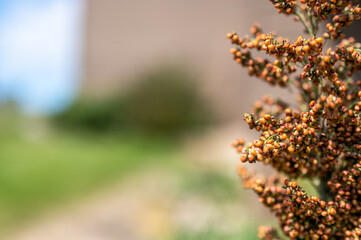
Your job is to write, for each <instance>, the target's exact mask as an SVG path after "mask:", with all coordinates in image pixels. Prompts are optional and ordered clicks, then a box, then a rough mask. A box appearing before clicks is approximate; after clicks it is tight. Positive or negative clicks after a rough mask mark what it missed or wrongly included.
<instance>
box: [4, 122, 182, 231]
mask: <svg viewBox="0 0 361 240" xmlns="http://www.w3.org/2000/svg"><path fill="white" fill-rule="evenodd" d="M2 126H4V125H2ZM1 132H2V135H1V136H0V231H1V229H3V228H4V227H7V226H8V225H9V226H10V225H12V224H13V223H14V222H16V221H19V220H20V219H25V220H26V219H31V218H32V217H33V216H36V215H34V214H36V213H37V212H38V210H40V209H42V208H44V207H47V206H51V205H52V204H56V203H58V202H63V201H66V200H68V199H71V198H74V197H77V196H81V195H82V194H84V193H86V192H89V191H91V190H93V189H96V188H99V187H101V186H102V185H104V184H106V183H107V182H110V181H111V180H112V179H119V178H120V177H122V176H123V175H125V174H127V173H130V172H132V171H133V170H136V169H137V168H141V167H143V166H145V165H147V164H149V163H151V162H152V163H153V162H158V161H163V160H167V159H169V158H171V156H172V155H173V154H174V152H175V151H174V149H175V148H174V145H173V144H172V143H169V142H166V141H165V140H164V139H163V140H161V139H155V138H150V137H149V136H148V137H144V136H139V135H138V136H134V135H133V136H129V134H126V135H124V136H113V135H106V136H101V135H85V134H74V133H72V134H71V133H60V132H55V133H54V132H53V133H51V134H47V135H46V136H45V137H41V138H39V139H36V140H29V138H28V137H22V136H21V135H20V134H17V133H14V132H16V131H13V130H11V127H10V128H9V129H2V131H1Z"/></svg>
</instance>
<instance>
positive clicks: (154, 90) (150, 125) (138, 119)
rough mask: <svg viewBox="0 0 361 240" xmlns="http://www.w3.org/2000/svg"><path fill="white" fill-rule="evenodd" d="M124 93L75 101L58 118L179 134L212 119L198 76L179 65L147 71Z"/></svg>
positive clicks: (73, 123)
mask: <svg viewBox="0 0 361 240" xmlns="http://www.w3.org/2000/svg"><path fill="white" fill-rule="evenodd" d="M135 82H136V83H135V84H133V85H132V86H131V87H130V88H129V89H128V90H127V91H125V92H124V93H123V94H116V95H115V96H113V97H110V98H107V99H98V100H87V99H79V100H77V101H75V102H74V103H73V104H72V106H70V107H69V108H68V109H67V110H66V111H64V112H62V113H60V114H57V115H56V116H55V117H54V119H55V122H56V123H57V124H58V125H60V126H62V127H66V128H72V129H79V130H87V131H92V132H103V131H109V130H112V131H113V130H117V131H119V130H123V131H124V130H127V131H128V130H133V131H145V132H150V133H158V134H178V133H180V132H183V131H187V130H191V129H195V128H198V127H202V126H205V125H207V124H208V123H210V122H211V119H212V116H211V115H212V114H211V111H210V110H209V109H207V108H206V107H205V104H204V102H205V101H204V99H203V98H202V97H201V95H200V93H199V91H198V86H197V84H196V81H195V79H193V78H191V75H190V74H189V73H186V72H185V71H182V70H179V69H176V68H162V69H158V70H155V71H153V72H149V73H145V74H143V75H142V76H141V77H140V79H137V81H135Z"/></svg>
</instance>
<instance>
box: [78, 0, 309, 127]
mask: <svg viewBox="0 0 361 240" xmlns="http://www.w3.org/2000/svg"><path fill="white" fill-rule="evenodd" d="M256 21H257V22H259V23H260V24H261V26H262V28H263V29H264V31H265V32H270V31H272V30H276V31H277V32H278V33H279V34H280V35H283V36H285V37H288V38H290V39H296V38H297V36H299V35H301V34H302V29H303V28H302V25H301V24H300V23H294V22H293V21H292V19H291V17H287V16H285V15H279V14H278V13H277V11H276V10H275V9H274V8H273V6H272V4H271V3H270V2H269V1H268V0H257V1H254V0H222V1H219V0H152V1H149V0H88V4H87V21H86V22H87V24H86V36H85V52H84V76H83V93H84V94H87V95H93V96H94V95H102V94H104V93H105V94H108V93H111V92H112V91H114V89H120V90H122V89H126V87H127V86H128V85H129V84H131V82H132V80H133V79H135V76H137V75H138V74H140V73H142V72H144V71H147V70H149V69H152V68H155V67H159V66H160V65H162V64H163V63H172V64H177V63H179V64H181V65H182V66H187V67H189V68H191V69H190V70H191V71H193V72H195V73H196V74H197V76H199V81H200V86H201V90H202V92H203V93H204V94H205V95H206V96H207V97H208V98H209V99H210V100H209V104H210V105H212V106H214V109H215V110H216V111H217V113H218V114H219V115H220V116H222V118H223V119H227V120H231V119H235V118H240V117H241V114H242V113H243V112H246V111H249V108H250V105H251V104H252V103H253V102H254V101H255V100H258V99H260V98H261V97H262V96H263V95H264V94H274V95H278V96H279V95H284V94H287V91H286V90H283V89H282V90H281V89H279V88H277V87H269V86H268V85H267V84H266V83H263V82H261V81H260V80H259V79H256V78H249V77H248V75H247V70H246V69H243V68H241V67H240V66H239V65H237V64H236V63H235V62H234V61H233V60H232V56H231V54H230V53H229V48H230V47H231V44H230V42H229V40H228V39H226V37H225V35H226V33H227V32H230V31H233V30H236V31H237V32H238V33H239V34H240V35H241V36H243V35H245V34H248V33H249V28H250V26H251V25H252V23H253V22H256Z"/></svg>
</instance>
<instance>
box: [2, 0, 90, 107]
mask: <svg viewBox="0 0 361 240" xmlns="http://www.w3.org/2000/svg"><path fill="white" fill-rule="evenodd" d="M83 12H84V0H25V1H24V0H0V100H2V101H3V100H8V99H11V100H15V101H16V102H18V103H19V105H20V106H21V108H22V109H23V110H24V111H25V112H27V113H31V114H48V113H52V112H54V111H58V110H61V109H63V108H64V107H65V106H66V105H67V104H69V102H71V100H72V99H73V98H74V97H75V95H76V93H77V91H78V88H79V78H80V74H81V73H80V70H79V69H80V66H81V63H80V60H81V40H82V39H81V37H82V33H83V32H82V31H83V29H82V25H83Z"/></svg>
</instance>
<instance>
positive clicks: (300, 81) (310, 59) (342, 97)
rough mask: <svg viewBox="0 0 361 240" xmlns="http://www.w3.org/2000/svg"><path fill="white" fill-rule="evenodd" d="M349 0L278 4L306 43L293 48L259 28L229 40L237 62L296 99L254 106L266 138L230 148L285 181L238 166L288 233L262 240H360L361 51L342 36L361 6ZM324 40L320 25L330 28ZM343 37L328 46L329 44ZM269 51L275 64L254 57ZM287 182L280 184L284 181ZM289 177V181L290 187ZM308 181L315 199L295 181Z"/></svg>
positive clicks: (262, 231)
mask: <svg viewBox="0 0 361 240" xmlns="http://www.w3.org/2000/svg"><path fill="white" fill-rule="evenodd" d="M356 2H357V1H351V0H300V1H297V0H271V3H272V4H273V5H274V7H275V8H276V9H278V12H279V13H282V14H286V15H293V16H294V20H296V21H299V22H301V23H302V24H303V26H304V27H305V34H307V35H308V36H307V37H303V36H300V37H298V39H297V40H296V41H295V42H291V41H289V40H288V39H286V38H283V37H280V36H277V35H274V34H266V33H264V32H263V31H262V30H261V28H260V26H259V25H257V24H255V25H254V26H253V27H252V28H251V37H245V38H240V37H239V36H238V34H237V33H235V32H233V33H229V34H227V37H228V38H229V39H230V40H231V42H232V44H234V45H235V47H234V48H232V49H231V50H230V52H231V53H232V55H233V57H234V60H235V61H236V62H237V63H239V64H240V65H242V66H244V67H247V68H248V71H249V74H250V75H251V76H256V77H258V78H260V79H262V80H264V81H266V82H268V83H270V84H271V85H279V86H280V87H286V88H291V89H294V90H296V91H297V92H298V93H299V96H300V97H299V105H298V106H297V107H293V108H291V107H290V106H289V104H287V102H284V101H281V100H278V99H277V98H270V97H267V98H264V99H263V102H257V103H256V104H255V106H254V109H253V113H252V114H245V115H244V120H245V121H246V123H247V124H248V125H249V127H250V128H251V129H255V130H256V131H259V132H260V138H259V139H257V140H254V141H253V142H250V143H248V144H245V143H244V141H243V140H242V139H240V140H237V141H235V142H234V143H233V146H234V147H235V148H236V149H237V151H238V152H239V153H240V160H241V162H243V163H245V162H249V163H255V162H263V163H264V164H267V165H271V166H272V167H273V168H274V169H276V170H277V172H278V174H277V176H274V177H269V178H268V179H265V180H262V179H258V178H257V177H255V176H254V175H253V174H250V173H249V172H248V171H247V170H246V169H245V168H244V167H242V166H240V168H239V174H240V176H241V177H242V178H243V182H244V185H245V186H246V187H250V188H252V189H253V190H254V191H255V192H256V193H257V194H258V196H259V199H260V201H261V202H262V203H263V204H264V205H265V206H266V207H268V208H269V209H270V210H271V212H272V213H273V214H274V215H275V216H276V217H277V218H278V220H279V225H280V229H281V232H282V234H277V232H279V231H276V229H275V228H271V227H260V228H259V238H260V239H265V240H275V239H285V238H287V239H346V240H351V239H360V238H361V91H360V90H361V81H357V79H354V78H352V76H353V75H354V74H355V73H356V72H357V71H358V70H360V69H361V44H360V43H357V42H355V39H354V38H352V37H351V38H347V39H346V38H345V35H344V34H343V33H342V30H343V29H344V28H346V27H347V26H348V25H350V24H351V23H352V22H353V21H354V20H358V19H360V16H361V8H360V7H358V6H357V5H355V3H356ZM326 20H327V24H324V25H323V26H326V28H325V30H326V32H324V33H321V35H320V33H319V31H320V29H321V27H320V28H319V23H321V22H323V21H326ZM330 40H340V41H339V43H337V42H335V43H334V44H331V45H332V46H334V47H333V48H329V49H325V48H324V45H325V42H326V41H330ZM251 50H257V51H263V52H265V53H266V54H268V55H270V56H271V57H273V59H274V60H269V59H264V58H255V57H253V55H252V53H251ZM282 176H283V177H282ZM283 179H285V180H283ZM297 179H302V182H305V181H310V183H312V185H313V186H314V188H315V190H316V191H317V193H318V194H317V196H310V195H309V194H308V193H307V192H306V191H305V190H304V189H302V187H301V186H300V185H299V184H298V183H297V182H296V181H295V180H297Z"/></svg>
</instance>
